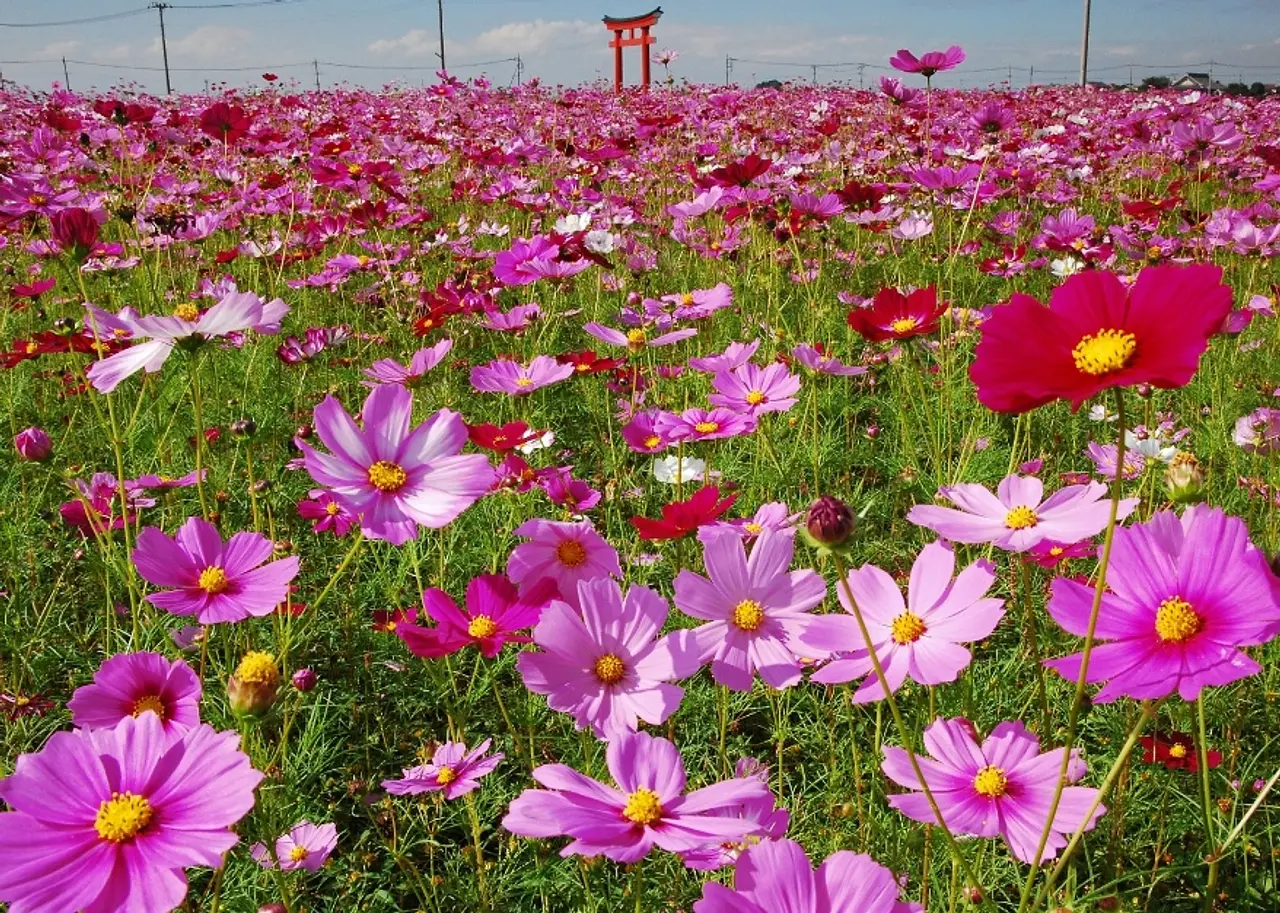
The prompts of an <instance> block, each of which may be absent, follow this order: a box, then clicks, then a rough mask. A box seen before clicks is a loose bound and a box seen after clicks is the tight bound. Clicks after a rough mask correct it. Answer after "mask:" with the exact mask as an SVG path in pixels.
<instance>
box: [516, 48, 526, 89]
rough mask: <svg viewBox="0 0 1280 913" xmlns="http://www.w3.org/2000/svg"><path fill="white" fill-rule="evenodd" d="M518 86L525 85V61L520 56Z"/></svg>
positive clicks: (518, 59) (518, 56) (517, 59)
mask: <svg viewBox="0 0 1280 913" xmlns="http://www.w3.org/2000/svg"><path fill="white" fill-rule="evenodd" d="M516 85H518V86H522V85H524V61H523V60H521V59H520V55H519V54H517V55H516Z"/></svg>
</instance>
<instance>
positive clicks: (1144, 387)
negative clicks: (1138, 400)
mask: <svg viewBox="0 0 1280 913" xmlns="http://www.w3.org/2000/svg"><path fill="white" fill-rule="evenodd" d="M1133 389H1134V392H1135V393H1137V394H1138V395H1139V396H1140V397H1142V398H1143V399H1150V398H1151V394H1152V393H1153V392H1154V390H1153V388H1152V386H1151V384H1148V383H1141V384H1138V385H1137V386H1136V387H1134V388H1133Z"/></svg>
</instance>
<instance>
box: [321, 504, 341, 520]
mask: <svg viewBox="0 0 1280 913" xmlns="http://www.w3.org/2000/svg"><path fill="white" fill-rule="evenodd" d="M340 510H342V506H341V505H340V504H338V502H337V501H330V502H329V503H328V504H326V505H325V506H324V512H325V513H326V514H328V515H329V516H331V517H336V516H337V515H338V511H340Z"/></svg>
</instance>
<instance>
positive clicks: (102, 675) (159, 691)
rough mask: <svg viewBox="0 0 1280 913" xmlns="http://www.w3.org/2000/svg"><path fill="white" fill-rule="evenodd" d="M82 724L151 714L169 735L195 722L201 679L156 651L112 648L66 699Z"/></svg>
mask: <svg viewBox="0 0 1280 913" xmlns="http://www.w3.org/2000/svg"><path fill="white" fill-rule="evenodd" d="M67 709H68V710H70V711H71V722H72V723H74V724H75V725H76V726H79V727H80V728H81V729H110V728H111V727H113V726H115V725H116V724H117V723H119V722H120V721H121V720H123V719H125V718H126V717H139V716H142V715H143V714H146V713H152V714H155V715H156V717H158V718H159V720H160V722H161V723H163V724H164V731H165V733H166V734H167V735H170V736H175V735H176V736H180V735H181V734H182V733H184V732H186V731H187V730H189V729H191V728H193V727H195V726H199V725H200V679H199V678H198V677H197V676H196V674H195V672H193V671H192V669H191V667H190V666H188V665H187V664H186V663H184V662H183V661H182V660H180V659H178V660H174V661H172V662H170V661H169V660H167V659H165V658H164V657H163V656H161V655H159V654H158V653H117V654H116V655H115V656H112V657H110V658H109V659H107V660H106V661H105V662H103V664H102V665H101V666H99V667H98V671H97V672H95V673H94V674H93V684H91V685H83V686H81V687H79V688H77V689H76V693H75V694H74V695H72V696H71V700H70V701H68V702H67Z"/></svg>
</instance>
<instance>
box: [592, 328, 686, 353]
mask: <svg viewBox="0 0 1280 913" xmlns="http://www.w3.org/2000/svg"><path fill="white" fill-rule="evenodd" d="M583 329H584V330H586V331H587V333H588V334H590V335H591V336H594V337H595V338H596V339H599V340H600V341H601V342H607V343H608V344H609V345H611V346H626V347H627V348H628V349H630V350H631V351H632V352H639V351H641V350H643V349H645V348H648V347H651V346H669V345H674V344H675V343H677V342H681V341H682V340H685V339H689V338H690V337H692V336H697V335H698V331H697V330H694V329H683V330H672V331H671V332H669V333H663V334H661V335H659V336H654V337H653V338H650V337H649V335H648V333H647V331H646V330H645V329H644V328H643V327H635V328H633V329H630V330H628V331H627V332H625V333H624V332H622V331H621V330H615V329H614V328H613V327H607V326H605V325H604V324H602V323H595V322H592V323H588V324H586V325H585V326H583Z"/></svg>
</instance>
